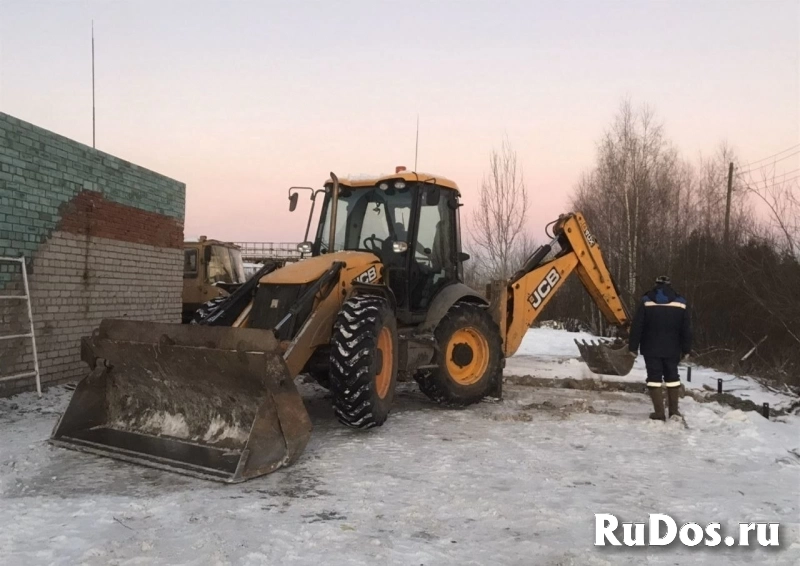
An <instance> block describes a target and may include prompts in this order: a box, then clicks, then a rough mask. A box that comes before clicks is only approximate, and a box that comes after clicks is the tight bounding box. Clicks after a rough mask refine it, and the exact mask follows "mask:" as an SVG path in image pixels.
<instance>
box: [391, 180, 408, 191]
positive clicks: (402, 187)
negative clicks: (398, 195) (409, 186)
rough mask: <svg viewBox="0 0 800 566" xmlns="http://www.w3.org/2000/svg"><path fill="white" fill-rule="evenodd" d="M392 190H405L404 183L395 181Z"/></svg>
mask: <svg viewBox="0 0 800 566" xmlns="http://www.w3.org/2000/svg"><path fill="white" fill-rule="evenodd" d="M394 188H395V189H405V188H406V182H405V181H397V182H395V184H394Z"/></svg>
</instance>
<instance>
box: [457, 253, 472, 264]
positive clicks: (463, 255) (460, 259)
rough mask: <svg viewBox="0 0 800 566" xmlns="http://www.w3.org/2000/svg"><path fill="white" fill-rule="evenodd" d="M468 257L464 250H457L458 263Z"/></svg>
mask: <svg viewBox="0 0 800 566" xmlns="http://www.w3.org/2000/svg"><path fill="white" fill-rule="evenodd" d="M468 259H469V254H468V253H464V252H458V261H459V263H463V262H465V261H467V260H468Z"/></svg>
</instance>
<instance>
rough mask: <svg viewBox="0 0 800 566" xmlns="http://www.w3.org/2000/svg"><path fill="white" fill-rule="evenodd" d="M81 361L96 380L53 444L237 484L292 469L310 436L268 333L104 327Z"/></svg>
mask: <svg viewBox="0 0 800 566" xmlns="http://www.w3.org/2000/svg"><path fill="white" fill-rule="evenodd" d="M81 357H82V358H83V360H84V361H85V362H87V363H88V364H89V366H90V367H91V368H92V371H91V373H90V374H89V375H88V376H86V377H85V378H84V379H83V380H81V381H80V383H78V386H77V388H76V389H75V392H74V394H73V396H72V399H71V400H70V403H69V406H68V407H67V410H66V412H64V414H63V415H62V416H61V419H60V420H59V422H58V424H57V425H56V428H55V429H54V431H53V434H52V436H51V439H50V442H52V443H54V444H58V445H61V446H65V447H67V448H72V449H76V450H81V451H85V452H91V453H94V454H100V455H103V456H109V457H112V458H117V459H119V460H126V461H129V462H135V463H139V464H143V465H146V466H151V467H155V468H162V469H166V470H171V471H174V472H178V473H183V474H188V475H192V476H197V477H202V478H206V479H212V480H218V481H224V482H240V481H244V480H247V479H250V478H253V477H256V476H260V475H263V474H268V473H270V472H273V471H275V470H276V469H278V468H280V467H281V466H288V465H290V464H291V463H293V462H294V461H295V460H296V459H297V458H298V456H299V455H300V454H301V453H302V452H303V449H304V448H305V446H306V443H307V442H308V439H309V436H310V434H311V422H310V419H309V417H308V413H307V412H306V409H305V406H304V405H303V400H302V398H301V397H300V394H299V393H298V392H297V389H296V387H295V385H294V381H293V379H292V378H291V376H290V375H289V371H288V369H287V367H286V364H285V363H284V361H283V357H282V355H281V353H280V351H279V348H278V342H277V340H276V339H275V337H274V335H273V333H272V332H271V331H269V330H259V329H251V328H230V327H209V326H196V325H184V324H160V323H151V322H137V321H127V320H104V321H103V322H102V323H101V324H100V327H99V328H98V329H97V330H95V331H94V333H93V334H92V336H91V337H87V338H84V339H83V341H82V343H81Z"/></svg>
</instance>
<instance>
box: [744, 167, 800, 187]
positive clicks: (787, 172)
mask: <svg viewBox="0 0 800 566" xmlns="http://www.w3.org/2000/svg"><path fill="white" fill-rule="evenodd" d="M798 171H800V168H798V169H792V170H791V171H786V172H785V173H781V174H780V175H771V176H770V177H766V178H764V179H761V180H754V181H752V183H753V184H756V185H758V184H761V183H765V184H766V183H771V182H773V181H774V182H776V183H783V182H785V181H786V179H783V180H782V181H778V179H779V178H780V177H786V175H791V174H792V173H797V172H798Z"/></svg>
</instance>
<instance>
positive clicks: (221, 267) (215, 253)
mask: <svg viewBox="0 0 800 566" xmlns="http://www.w3.org/2000/svg"><path fill="white" fill-rule="evenodd" d="M208 281H209V283H217V282H222V283H243V282H244V268H243V266H242V255H241V252H240V251H239V250H235V249H231V248H226V247H225V246H211V257H210V258H209V260H208Z"/></svg>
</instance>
